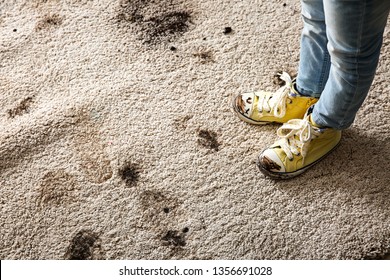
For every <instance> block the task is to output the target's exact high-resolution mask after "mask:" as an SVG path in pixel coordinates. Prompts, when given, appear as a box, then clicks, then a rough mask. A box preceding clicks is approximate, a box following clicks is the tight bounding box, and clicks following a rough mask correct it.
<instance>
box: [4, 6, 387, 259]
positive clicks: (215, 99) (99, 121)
mask: <svg viewBox="0 0 390 280" xmlns="http://www.w3.org/2000/svg"><path fill="white" fill-rule="evenodd" d="M301 28H302V23H301V19H300V4H299V2H298V1H293V0H286V1H278V0H273V1H261V0H216V1H211V0H207V1H206V0H168V1H162V0H161V1H158V0H149V1H148V0H134V1H129V0H123V1H120V0H63V1H62V0H32V1H24V0H2V1H0V209H1V212H0V215H1V216H0V258H1V259H372V258H374V259H376V258H383V257H385V256H386V255H387V254H388V253H389V252H390V173H389V168H390V164H389V160H390V158H389V150H390V143H389V127H390V123H389V119H390V114H389V111H390V110H389V109H390V101H389V92H390V86H389V85H390V83H389V79H388V73H389V72H390V56H389V53H390V33H389V31H388V29H387V30H386V31H385V38H384V45H383V48H382V54H383V55H382V57H381V61H380V64H379V66H378V70H377V76H376V78H375V81H374V84H373V86H372V89H371V92H370V94H369V96H368V98H367V99H366V101H365V103H364V105H363V107H362V108H361V110H360V111H359V114H358V116H357V118H356V120H355V123H354V124H353V126H352V127H351V128H350V129H348V130H346V131H345V132H344V134H343V139H342V143H341V145H340V147H339V148H338V149H337V151H336V152H334V153H333V154H331V155H330V156H329V157H328V158H326V159H325V160H324V161H323V162H321V163H319V164H318V165H316V166H315V167H313V169H311V170H309V171H308V172H306V173H305V174H303V175H302V176H300V177H298V178H296V179H293V180H290V181H273V180H270V179H267V178H265V177H264V176H263V175H262V174H260V173H259V171H258V170H257V167H256V165H255V161H256V158H257V155H258V153H259V152H261V150H263V149H264V148H266V147H267V146H268V145H270V144H272V143H273V141H274V140H275V139H276V138H275V137H276V135H275V132H276V129H277V128H278V127H279V126H278V125H265V126H253V125H248V124H246V123H243V122H242V121H240V120H239V119H238V118H237V117H236V116H235V115H234V114H233V113H232V110H231V108H230V105H229V100H230V98H231V95H232V94H236V93H238V92H246V91H253V90H258V89H268V90H276V89H277V88H278V87H279V85H278V81H277V80H276V79H275V77H274V75H275V73H277V72H279V71H281V70H285V71H288V72H289V73H291V74H294V73H296V69H297V65H298V59H299V40H300V30H301Z"/></svg>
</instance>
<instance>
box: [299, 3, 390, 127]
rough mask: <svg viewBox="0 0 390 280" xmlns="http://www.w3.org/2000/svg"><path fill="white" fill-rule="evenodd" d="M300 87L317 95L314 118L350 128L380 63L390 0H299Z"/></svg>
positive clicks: (330, 125)
mask: <svg viewBox="0 0 390 280" xmlns="http://www.w3.org/2000/svg"><path fill="white" fill-rule="evenodd" d="M301 4H302V19H303V23H304V27H303V31H302V37H301V51H300V62H299V70H298V77H297V89H298V91H299V92H300V93H301V94H303V95H307V96H313V97H319V100H318V102H317V103H316V105H315V106H314V110H313V113H312V118H313V120H314V122H315V123H317V124H318V125H320V126H327V127H332V128H335V129H339V130H341V129H345V128H348V127H349V126H350V125H351V124H352V123H353V120H354V119H355V116H356V113H357V111H358V109H359V108H360V106H361V105H362V103H363V101H364V99H365V98H366V96H367V93H368V91H369V88H370V86H371V84H372V81H373V79H374V75H375V71H376V68H377V65H378V60H379V54H380V49H381V46H382V40H383V31H384V29H385V26H386V22H387V16H388V14H389V10H390V0H324V1H323V0H311V1H309V0H302V1H301Z"/></svg>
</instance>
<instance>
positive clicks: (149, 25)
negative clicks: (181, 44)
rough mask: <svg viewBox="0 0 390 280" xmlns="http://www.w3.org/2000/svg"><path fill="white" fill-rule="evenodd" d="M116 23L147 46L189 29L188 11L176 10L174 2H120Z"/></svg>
mask: <svg viewBox="0 0 390 280" xmlns="http://www.w3.org/2000/svg"><path fill="white" fill-rule="evenodd" d="M116 20H117V22H118V23H119V25H120V27H125V28H130V29H134V28H135V30H136V31H138V32H139V33H140V34H142V35H140V38H139V39H140V40H141V41H143V43H145V44H148V45H155V44H160V43H164V42H170V41H172V40H173V39H174V38H176V37H178V36H180V35H182V34H183V33H185V32H187V31H188V30H189V27H190V24H191V22H192V13H191V11H190V9H185V8H183V7H180V6H179V5H178V4H177V3H175V1H174V0H170V1H153V0H149V1H148V0H138V1H137V0H136V1H130V0H120V1H119V10H118V12H117V15H116Z"/></svg>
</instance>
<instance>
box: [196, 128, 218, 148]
mask: <svg viewBox="0 0 390 280" xmlns="http://www.w3.org/2000/svg"><path fill="white" fill-rule="evenodd" d="M198 144H199V145H200V146H203V147H205V148H208V149H210V150H214V151H216V152H217V151H219V146H220V145H221V144H220V143H219V142H218V140H217V133H216V132H214V131H210V130H208V129H199V130H198Z"/></svg>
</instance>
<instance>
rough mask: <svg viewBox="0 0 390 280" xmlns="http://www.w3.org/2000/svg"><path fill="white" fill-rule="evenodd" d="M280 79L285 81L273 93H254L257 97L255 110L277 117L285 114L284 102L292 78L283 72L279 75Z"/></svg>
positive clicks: (289, 89)
mask: <svg viewBox="0 0 390 280" xmlns="http://www.w3.org/2000/svg"><path fill="white" fill-rule="evenodd" d="M280 79H281V80H283V81H285V82H286V84H285V85H284V86H282V87H281V88H280V89H278V90H277V91H276V92H275V93H266V94H264V92H263V93H262V94H259V93H256V95H257V96H258V97H259V101H258V104H257V110H258V111H259V112H260V113H262V112H263V111H265V112H267V113H272V114H273V115H274V116H275V117H277V118H282V117H284V115H285V114H286V102H287V97H288V94H289V93H290V91H291V87H292V80H291V77H290V75H289V74H287V73H286V72H283V73H282V74H281V75H280Z"/></svg>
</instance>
